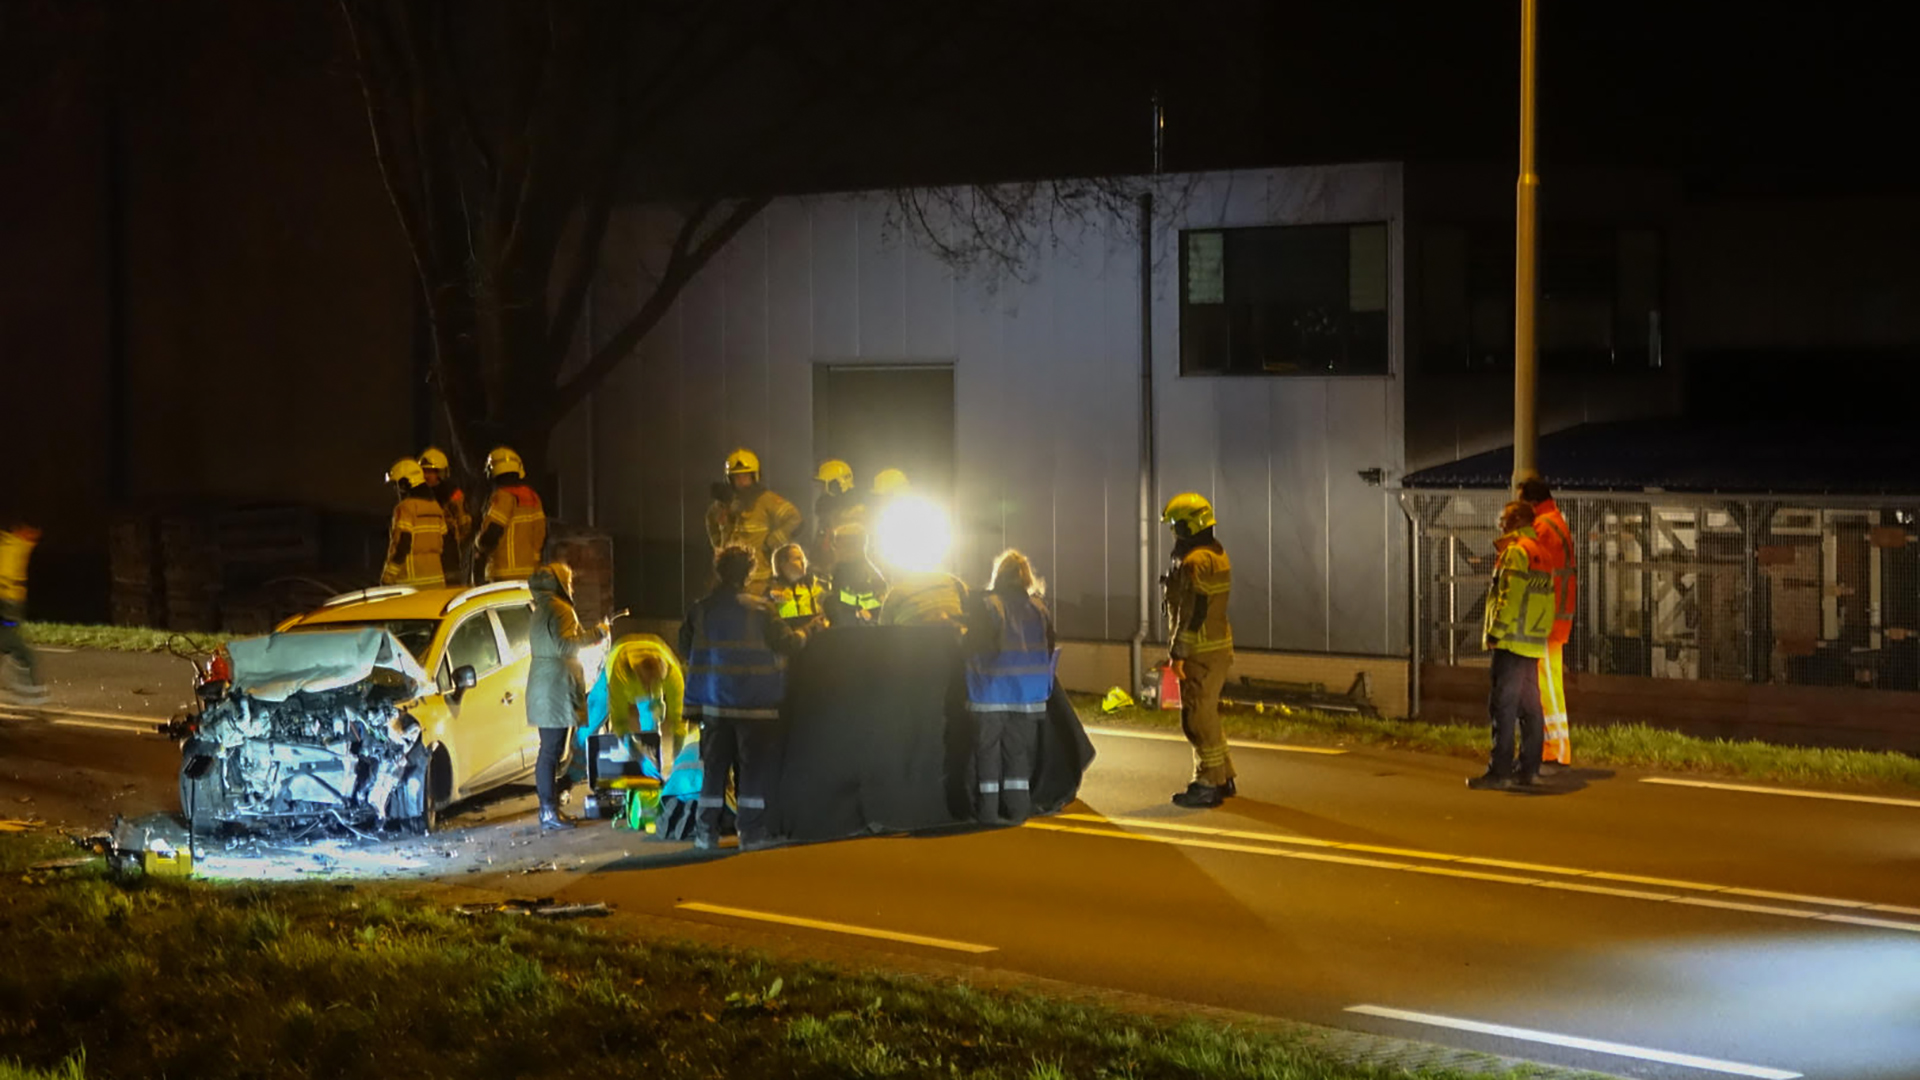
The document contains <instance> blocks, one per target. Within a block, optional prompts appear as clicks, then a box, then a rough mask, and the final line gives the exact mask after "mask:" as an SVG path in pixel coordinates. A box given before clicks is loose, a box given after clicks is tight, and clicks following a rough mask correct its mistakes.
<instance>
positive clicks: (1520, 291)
mask: <svg viewBox="0 0 1920 1080" xmlns="http://www.w3.org/2000/svg"><path fill="white" fill-rule="evenodd" d="M1538 14H1539V0H1520V180H1519V183H1518V184H1516V185H1515V192H1514V250H1513V482H1514V485H1515V486H1516V487H1517V486H1518V485H1519V483H1520V481H1522V480H1525V479H1528V478H1530V477H1534V476H1538V475H1540V471H1539V468H1538V464H1537V458H1536V451H1537V449H1538V442H1539V438H1540V424H1539V417H1538V415H1537V413H1536V412H1535V406H1536V404H1537V401H1538V388H1537V386H1536V384H1537V382H1538V378H1539V355H1538V352H1537V349H1536V346H1535V340H1534V320H1533V313H1534V302H1535V300H1536V298H1537V297H1538V294H1539V287H1538V286H1539V273H1538V265H1537V264H1538V256H1539V237H1538V235H1537V233H1536V232H1535V222H1536V218H1537V215H1536V206H1535V196H1536V195H1537V194H1538V192H1539V188H1540V177H1539V176H1537V175H1535V173H1534V171H1533V81H1534V78H1533V76H1534V38H1535V24H1536V22H1537V20H1538Z"/></svg>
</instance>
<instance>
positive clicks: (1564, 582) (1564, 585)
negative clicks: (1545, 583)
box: [1533, 499, 1580, 645]
mask: <svg viewBox="0 0 1920 1080" xmlns="http://www.w3.org/2000/svg"><path fill="white" fill-rule="evenodd" d="M1533 532H1534V536H1535V537H1536V538H1537V540H1538V542H1539V544H1540V551H1541V554H1542V555H1543V556H1544V557H1545V560H1546V564H1547V565H1546V569H1547V572H1548V573H1550V574H1552V575H1553V633H1552V634H1551V635H1550V636H1549V637H1548V638H1547V640H1548V641H1549V642H1551V643H1552V644H1555V645H1565V644H1566V643H1567V642H1569V641H1572V640H1573V612H1574V607H1575V604H1576V603H1577V602H1578V601H1579V599H1580V579H1579V578H1577V577H1576V576H1574V567H1573V560H1574V555H1573V533H1572V532H1571V531H1570V530H1569V529H1568V528H1567V519H1566V516H1565V515H1563V514H1561V513H1560V507H1558V506H1556V505H1555V504H1554V501H1553V500H1552V499H1547V500H1545V501H1543V502H1541V503H1539V504H1538V505H1536V506H1535V507H1534V508H1533Z"/></svg>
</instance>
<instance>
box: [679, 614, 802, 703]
mask: <svg viewBox="0 0 1920 1080" xmlns="http://www.w3.org/2000/svg"><path fill="white" fill-rule="evenodd" d="M798 640H799V639H797V638H796V636H795V634H794V631H793V630H791V629H789V628H788V627H787V625H786V624H785V623H783V622H781V621H780V617H779V616H778V615H777V614H776V613H775V612H774V610H773V605H772V604H769V603H768V602H767V601H766V600H765V599H763V598H761V597H757V596H752V595H749V594H747V593H721V592H716V593H711V594H709V595H708V596H706V597H705V598H703V599H701V600H700V601H699V602H697V603H695V604H694V605H693V610H692V611H691V612H688V614H687V621H686V622H685V623H684V624H683V625H682V626H681V627H680V651H681V652H682V653H683V654H685V656H686V658H687V700H686V710H687V712H688V713H689V714H690V715H693V716H703V717H729V718H733V719H741V720H773V719H777V718H778V717H779V716H780V701H781V699H782V698H783V697H784V696H785V695H786V691H787V670H786V669H787V662H786V658H785V657H784V655H782V654H783V653H787V652H792V651H793V650H794V648H795V647H797V644H798Z"/></svg>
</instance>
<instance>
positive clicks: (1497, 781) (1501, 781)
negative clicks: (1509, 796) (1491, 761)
mask: <svg viewBox="0 0 1920 1080" xmlns="http://www.w3.org/2000/svg"><path fill="white" fill-rule="evenodd" d="M1467 786H1468V787H1470V788H1472V789H1473V790H1475V791H1511V790H1512V789H1513V778H1512V777H1510V776H1508V775H1507V774H1506V773H1497V772H1494V771H1493V770H1492V769H1488V770H1487V771H1486V772H1484V773H1482V774H1481V775H1479V776H1475V777H1472V778H1470V779H1468V780H1467Z"/></svg>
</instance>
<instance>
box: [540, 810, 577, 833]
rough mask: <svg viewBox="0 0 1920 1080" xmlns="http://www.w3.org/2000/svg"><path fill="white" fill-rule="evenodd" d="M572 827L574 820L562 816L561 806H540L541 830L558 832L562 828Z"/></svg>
mask: <svg viewBox="0 0 1920 1080" xmlns="http://www.w3.org/2000/svg"><path fill="white" fill-rule="evenodd" d="M571 828H573V822H572V821H570V820H568V819H567V818H563V817H561V816H560V808H559V807H557V806H543V807H541V808H540V831H541V832H558V831H560V830H561V829H571Z"/></svg>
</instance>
